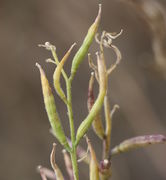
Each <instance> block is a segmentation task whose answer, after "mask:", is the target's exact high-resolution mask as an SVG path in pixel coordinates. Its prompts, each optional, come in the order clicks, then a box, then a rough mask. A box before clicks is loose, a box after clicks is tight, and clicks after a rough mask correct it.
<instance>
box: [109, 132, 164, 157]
mask: <svg viewBox="0 0 166 180" xmlns="http://www.w3.org/2000/svg"><path fill="white" fill-rule="evenodd" d="M165 142H166V136H163V135H160V134H159V135H146V136H138V137H134V138H131V139H127V140H125V141H123V142H122V143H120V144H119V145H118V146H115V147H114V148H113V149H112V150H111V156H113V155H116V154H120V153H124V152H127V151H129V150H132V149H135V148H139V147H145V146H149V145H152V144H160V143H165Z"/></svg>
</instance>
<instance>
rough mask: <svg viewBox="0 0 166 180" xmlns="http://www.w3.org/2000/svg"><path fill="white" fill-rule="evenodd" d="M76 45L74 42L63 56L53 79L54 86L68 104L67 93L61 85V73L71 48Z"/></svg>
mask: <svg viewBox="0 0 166 180" xmlns="http://www.w3.org/2000/svg"><path fill="white" fill-rule="evenodd" d="M75 45H76V43H74V44H73V45H72V46H71V47H70V49H69V50H68V51H67V53H66V54H65V55H64V57H63V58H62V60H61V61H60V63H59V64H58V65H57V67H56V69H55V71H54V74H53V80H54V88H55V90H56V92H57V94H58V95H59V96H60V98H61V99H62V100H63V101H64V102H65V104H67V99H66V96H65V93H64V92H63V90H62V88H61V85H60V77H61V73H62V69H63V66H64V64H65V62H66V60H67V59H68V57H69V55H70V53H71V50H72V49H73V47H74V46H75Z"/></svg>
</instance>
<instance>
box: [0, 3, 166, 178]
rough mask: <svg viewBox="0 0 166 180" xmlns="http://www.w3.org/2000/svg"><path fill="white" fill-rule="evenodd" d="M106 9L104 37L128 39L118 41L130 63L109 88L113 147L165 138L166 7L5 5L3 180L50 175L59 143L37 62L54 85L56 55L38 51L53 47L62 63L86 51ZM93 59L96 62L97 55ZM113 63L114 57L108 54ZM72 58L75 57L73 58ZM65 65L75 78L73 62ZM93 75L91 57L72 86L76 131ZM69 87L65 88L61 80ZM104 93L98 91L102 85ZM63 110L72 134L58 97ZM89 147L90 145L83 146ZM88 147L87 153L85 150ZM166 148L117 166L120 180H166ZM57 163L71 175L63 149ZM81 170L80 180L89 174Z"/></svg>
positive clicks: (135, 154) (0, 55) (0, 112)
mask: <svg viewBox="0 0 166 180" xmlns="http://www.w3.org/2000/svg"><path fill="white" fill-rule="evenodd" d="M98 3H102V4H103V6H102V20H101V24H100V28H99V32H101V31H102V30H106V31H110V32H119V31H120V29H123V30H124V32H123V34H122V35H121V36H120V37H119V38H118V39H116V40H115V41H113V43H114V44H115V45H116V46H118V47H119V49H120V51H121V53H122V56H123V59H122V62H121V64H120V65H119V66H118V68H117V69H116V71H115V72H114V73H113V74H112V75H111V77H110V81H109V90H110V103H111V106H113V105H114V104H115V103H116V104H119V106H120V110H119V111H118V112H116V114H115V116H114V119H113V132H112V146H114V145H116V144H118V143H120V142H121V141H123V140H124V139H126V138H130V137H133V136H136V135H142V134H157V133H161V134H166V120H165V119H166V110H165V107H166V75H165V74H166V68H165V67H166V31H165V29H166V27H165V23H166V21H165V14H164V13H165V11H166V10H165V9H166V3H165V0H163V1H161V0H156V1H155V0H142V1H141V0H137V1H136V0H110V1H104V0H103V1H102V2H101V1H97V0H84V1H82V0H77V1H76V0H70V1H69V0H61V1H58V0H48V1H45V0H28V1H22V0H15V1H10V0H1V1H0V84H1V86H0V159H1V163H0V179H1V180H10V179H13V180H19V179H23V180H30V179H31V180H39V179H41V178H40V175H39V174H38V173H37V172H36V167H37V165H39V164H41V165H43V166H45V167H48V168H50V163H49V155H50V151H51V148H52V143H53V142H57V141H56V140H55V139H54V137H52V135H51V134H50V133H49V127H50V126H49V123H48V119H47V115H46V112H45V110H44V105H43V99H42V92H41V84H40V77H39V72H38V70H37V68H36V67H35V63H36V61H37V62H38V63H40V64H41V65H42V66H43V68H44V69H45V71H46V73H47V76H48V78H49V81H50V82H52V73H53V71H54V65H53V64H47V63H45V59H47V58H49V57H50V56H51V54H50V52H48V51H46V50H45V49H43V48H39V47H38V46H37V45H38V44H41V43H44V42H46V41H49V42H51V43H53V44H54V45H55V46H56V48H57V54H58V56H59V58H61V57H62V56H63V55H64V53H65V51H66V50H67V49H68V48H69V46H70V45H71V44H72V43H73V42H77V47H76V48H75V49H74V51H73V54H74V53H75V52H76V50H77V49H78V47H79V46H80V44H81V42H82V40H83V38H84V36H85V34H86V32H87V29H88V27H89V26H90V24H91V23H92V22H93V21H94V19H95V16H96V14H97V10H98ZM93 48H94V49H95V50H92V49H90V52H92V54H93V58H95V55H94V52H95V51H96V50H97V45H96V43H94V44H93ZM105 53H106V60H107V61H108V62H109V63H113V62H114V60H115V55H114V53H113V52H112V51H111V50H106V52H105ZM73 54H72V55H73ZM72 55H71V56H70V60H69V61H70V62H69V61H68V63H67V64H66V67H65V68H66V71H67V72H68V73H69V72H70V71H69V70H70V65H71V60H72ZM89 76H90V69H89V67H88V61H87V58H86V59H85V60H84V62H83V64H82V66H81V67H80V69H79V72H78V73H77V76H76V78H75V79H74V82H73V89H72V90H73V106H74V118H75V123H76V127H78V125H79V124H80V122H81V121H82V120H83V119H84V117H86V114H87V107H86V99H87V87H88V79H89ZM62 82H63V81H62ZM96 87H97V86H96ZM55 99H56V103H57V107H58V111H59V114H60V117H61V119H62V122H63V125H64V127H65V129H66V131H67V135H69V130H68V119H67V115H66V109H65V106H64V105H63V103H62V102H61V100H60V99H59V98H58V97H57V96H56V95H55ZM89 137H90V138H91V140H92V144H93V145H94V147H95V150H96V152H97V155H98V157H99V159H100V154H101V142H100V140H99V139H98V138H97V137H96V136H95V135H94V133H93V132H92V130H91V131H90V132H89ZM82 144H83V146H84V145H85V142H84V141H82ZM85 148H86V146H85ZM165 152H166V145H157V146H151V147H148V148H145V149H139V150H136V151H132V152H130V153H126V154H122V155H119V156H117V157H115V158H113V159H112V168H113V178H112V179H114V180H122V179H123V180H133V179H134V180H140V179H142V180H147V179H151V180H156V179H157V180H165V179H166V155H165ZM56 160H57V163H58V164H60V167H61V168H62V171H63V172H64V170H65V169H64V163H63V156H62V153H61V146H60V145H59V144H58V146H57V152H56ZM79 166H80V177H81V178H80V179H88V168H87V167H86V165H83V163H80V164H79Z"/></svg>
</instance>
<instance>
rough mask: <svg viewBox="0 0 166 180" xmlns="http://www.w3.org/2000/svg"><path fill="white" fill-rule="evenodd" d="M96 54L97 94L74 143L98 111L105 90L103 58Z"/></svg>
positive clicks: (84, 131) (85, 130) (105, 76)
mask: <svg viewBox="0 0 166 180" xmlns="http://www.w3.org/2000/svg"><path fill="white" fill-rule="evenodd" d="M96 55H97V64H98V73H99V94H98V97H97V99H96V101H95V103H94V105H93V107H92V109H91V111H90V112H89V114H88V116H87V117H86V118H85V119H84V121H83V122H82V123H81V124H80V126H79V128H78V130H77V135H76V143H75V144H76V145H77V144H78V143H79V141H80V139H81V138H82V137H83V136H84V135H85V134H86V132H87V131H88V129H89V127H90V126H91V124H92V122H93V120H94V118H95V116H96V114H97V113H99V112H100V110H101V107H102V105H103V102H104V97H105V95H106V91H107V72H106V67H105V62H104V58H102V57H101V55H99V54H98V53H97V54H96Z"/></svg>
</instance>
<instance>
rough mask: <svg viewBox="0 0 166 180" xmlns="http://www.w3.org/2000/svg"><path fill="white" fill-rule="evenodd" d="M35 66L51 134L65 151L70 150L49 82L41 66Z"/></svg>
mask: <svg viewBox="0 0 166 180" xmlns="http://www.w3.org/2000/svg"><path fill="white" fill-rule="evenodd" d="M36 66H37V67H38V68H39V70H40V76H41V84H42V90H43V97H44V104H45V108H46V112H47V115H48V119H49V121H50V124H51V127H52V129H53V132H54V134H55V136H56V138H57V139H58V140H59V142H60V143H61V144H62V145H63V146H64V147H65V148H66V149H67V150H70V147H69V145H68V142H67V140H66V136H65V133H64V131H63V128H62V125H61V122H60V120H59V116H58V113H57V110H56V106H55V100H54V96H53V94H52V91H51V88H50V86H49V82H48V80H47V78H46V75H45V73H44V71H43V69H42V68H41V66H40V65H39V64H38V63H36Z"/></svg>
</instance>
